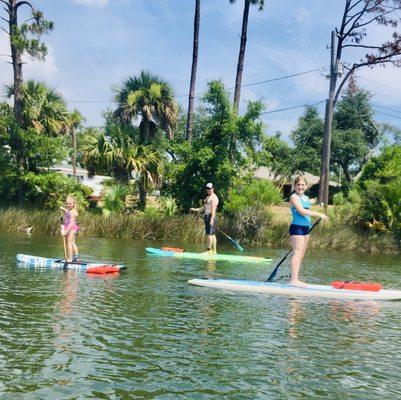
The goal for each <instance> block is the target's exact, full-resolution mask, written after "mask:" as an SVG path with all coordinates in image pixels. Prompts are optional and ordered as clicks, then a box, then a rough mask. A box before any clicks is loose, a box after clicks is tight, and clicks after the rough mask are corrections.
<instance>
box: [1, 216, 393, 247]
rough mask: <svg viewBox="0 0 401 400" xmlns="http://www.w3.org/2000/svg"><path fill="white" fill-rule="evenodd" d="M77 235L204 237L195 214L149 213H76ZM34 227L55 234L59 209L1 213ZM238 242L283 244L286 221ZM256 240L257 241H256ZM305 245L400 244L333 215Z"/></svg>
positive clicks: (14, 225) (12, 223)
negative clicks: (360, 228)
mask: <svg viewBox="0 0 401 400" xmlns="http://www.w3.org/2000/svg"><path fill="white" fill-rule="evenodd" d="M219 222H220V227H221V229H223V230H225V231H226V232H227V233H229V234H232V235H234V237H237V238H239V234H238V227H237V226H236V222H235V221H232V220H229V219H227V218H220V219H219ZM79 224H80V227H81V234H82V235H84V236H97V237H117V238H125V239H137V240H141V239H154V240H156V239H157V240H166V241H169V242H170V243H174V242H175V241H177V242H179V241H192V242H200V241H202V240H203V223H202V220H201V219H200V218H195V217H193V216H185V215H178V216H173V217H153V216H152V217H150V216H147V215H144V214H142V213H136V214H123V215H112V216H110V217H104V216H103V215H99V214H92V213H89V212H85V213H81V214H80V215H79ZM28 226H33V229H32V234H35V233H46V234H50V235H55V234H58V232H59V226H60V213H59V212H55V211H40V210H25V209H18V208H9V209H6V210H1V211H0V231H1V232H20V233H23V232H24V228H25V227H28ZM240 236H241V242H242V243H246V244H248V245H262V246H272V247H288V244H289V242H288V240H289V237H288V221H287V220H286V219H285V218H284V219H278V218H273V219H271V220H270V221H268V223H265V224H263V225H258V226H254V227H253V229H251V230H249V231H247V232H245V233H244V232H242V234H241V235H240ZM255 238H257V240H256V241H255ZM310 247H311V248H316V249H333V250H353V251H358V252H370V253H378V252H385V253H395V252H399V251H400V248H399V246H398V245H397V243H396V242H395V240H394V239H393V237H392V236H390V235H385V234H380V235H378V234H368V233H366V232H361V231H360V230H358V229H357V228H356V227H354V226H350V225H349V223H347V221H344V220H341V219H334V220H333V219H332V220H331V222H330V223H327V224H320V225H318V226H317V227H316V229H315V231H314V232H313V234H312V235H311V241H310Z"/></svg>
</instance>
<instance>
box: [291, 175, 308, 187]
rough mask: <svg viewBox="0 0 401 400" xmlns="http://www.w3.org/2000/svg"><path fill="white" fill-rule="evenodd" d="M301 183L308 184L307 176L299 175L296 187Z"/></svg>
mask: <svg viewBox="0 0 401 400" xmlns="http://www.w3.org/2000/svg"><path fill="white" fill-rule="evenodd" d="M299 182H304V183H305V185H307V184H308V181H307V180H306V178H305V175H298V176H297V177H296V178H295V179H294V186H295V185H296V184H297V183H299Z"/></svg>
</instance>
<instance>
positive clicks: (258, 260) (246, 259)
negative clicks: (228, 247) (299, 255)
mask: <svg viewBox="0 0 401 400" xmlns="http://www.w3.org/2000/svg"><path fill="white" fill-rule="evenodd" d="M146 252H147V253H148V254H151V255H154V256H160V257H176V258H188V259H194V260H206V261H209V260H212V261H230V262H238V263H254V264H266V265H267V264H270V263H271V261H272V260H271V258H264V257H252V256H240V255H236V254H215V255H209V254H205V253H190V252H183V253H182V252H176V251H166V250H162V249H156V248H154V247H146Z"/></svg>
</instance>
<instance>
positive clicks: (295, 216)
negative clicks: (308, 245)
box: [291, 194, 310, 226]
mask: <svg viewBox="0 0 401 400" xmlns="http://www.w3.org/2000/svg"><path fill="white" fill-rule="evenodd" d="M295 196H298V195H297V194H295ZM298 198H299V200H300V201H301V204H302V207H303V208H306V209H307V210H309V209H310V201H309V198H308V196H302V197H299V196H298ZM291 214H292V225H301V226H310V216H309V215H301V214H300V213H299V212H298V211H297V209H296V208H295V207H294V206H293V205H291Z"/></svg>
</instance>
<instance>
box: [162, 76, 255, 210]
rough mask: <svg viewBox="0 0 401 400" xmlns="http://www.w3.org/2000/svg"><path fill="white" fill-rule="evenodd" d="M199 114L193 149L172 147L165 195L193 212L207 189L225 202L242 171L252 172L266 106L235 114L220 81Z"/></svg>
mask: <svg viewBox="0 0 401 400" xmlns="http://www.w3.org/2000/svg"><path fill="white" fill-rule="evenodd" d="M208 88H209V89H208V92H207V93H206V95H205V96H204V98H203V108H201V110H200V111H199V113H200V115H201V118H199V119H198V121H199V123H200V125H198V126H197V127H196V128H195V130H194V138H193V142H192V147H190V146H189V145H188V143H182V142H181V141H177V142H176V143H175V144H174V145H172V146H171V147H170V151H171V153H170V154H173V160H172V161H171V163H170V165H169V166H168V171H167V175H166V177H165V184H164V187H163V192H164V193H167V194H169V195H172V196H173V197H174V198H176V199H177V200H178V202H179V204H180V206H181V207H182V208H183V209H189V208H190V207H191V206H192V205H194V204H197V203H198V201H199V198H200V197H203V196H204V190H203V188H204V185H205V184H206V183H207V182H213V183H214V185H215V187H216V188H217V193H218V195H219V196H220V198H221V199H222V200H224V199H225V198H226V197H227V194H228V190H229V189H230V187H231V186H232V184H233V182H234V181H235V179H236V178H237V177H238V176H239V175H240V173H241V171H243V170H244V169H245V168H247V167H248V168H249V167H250V164H251V161H252V158H253V156H254V154H255V152H256V151H257V150H256V149H258V148H259V147H260V143H261V137H262V128H263V126H262V123H261V121H260V120H259V117H260V113H261V112H262V105H261V103H259V102H255V103H249V104H248V107H247V111H246V112H245V114H244V115H242V116H238V115H236V114H235V113H233V112H232V107H231V101H230V98H229V94H228V93H227V91H226V90H225V89H224V85H223V84H222V83H221V82H220V81H212V82H210V83H209V85H208Z"/></svg>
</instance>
